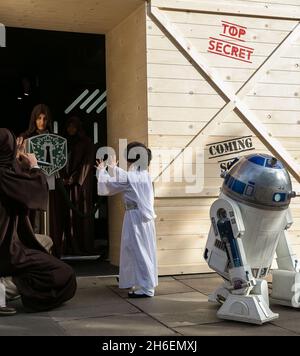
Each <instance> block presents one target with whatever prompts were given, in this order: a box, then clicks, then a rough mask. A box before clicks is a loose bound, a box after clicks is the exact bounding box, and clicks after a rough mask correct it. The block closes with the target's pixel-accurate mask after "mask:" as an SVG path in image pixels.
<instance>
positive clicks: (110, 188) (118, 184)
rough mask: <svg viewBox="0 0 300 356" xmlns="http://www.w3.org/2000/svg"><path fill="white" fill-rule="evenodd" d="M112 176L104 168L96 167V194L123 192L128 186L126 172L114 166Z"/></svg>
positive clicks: (109, 194) (108, 194)
mask: <svg viewBox="0 0 300 356" xmlns="http://www.w3.org/2000/svg"><path fill="white" fill-rule="evenodd" d="M113 173H114V174H113V176H110V175H109V174H108V172H107V171H106V169H105V168H102V169H97V172H96V176H97V179H98V195H107V196H111V195H115V194H118V193H121V192H124V191H125V190H126V189H127V187H128V180H127V172H126V171H124V170H122V169H120V168H118V167H114V169H113Z"/></svg>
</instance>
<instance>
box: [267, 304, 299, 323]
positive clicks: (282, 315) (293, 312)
mask: <svg viewBox="0 0 300 356" xmlns="http://www.w3.org/2000/svg"><path fill="white" fill-rule="evenodd" d="M270 308H271V310H272V311H273V312H274V313H278V314H279V320H280V321H281V320H289V319H300V309H296V308H291V307H286V306H282V305H278V304H271V305H270Z"/></svg>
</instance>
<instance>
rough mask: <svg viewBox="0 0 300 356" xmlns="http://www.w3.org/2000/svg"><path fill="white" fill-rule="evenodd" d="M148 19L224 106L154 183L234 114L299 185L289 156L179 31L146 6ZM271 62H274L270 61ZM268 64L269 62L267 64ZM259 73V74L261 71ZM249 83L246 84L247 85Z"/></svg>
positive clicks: (298, 170)
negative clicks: (221, 120) (210, 130)
mask: <svg viewBox="0 0 300 356" xmlns="http://www.w3.org/2000/svg"><path fill="white" fill-rule="evenodd" d="M149 16H150V17H151V18H152V19H153V20H154V22H155V23H156V24H157V25H158V26H159V27H160V28H161V29H162V30H163V31H164V32H165V33H167V35H168V37H169V38H170V39H171V40H172V42H173V43H174V44H175V45H176V47H177V48H178V49H179V50H180V51H181V52H182V53H183V54H184V55H185V57H187V58H188V60H189V61H190V62H191V64H192V65H193V66H194V67H195V68H196V69H197V70H198V71H199V72H200V74H201V75H202V76H204V77H206V78H207V80H208V81H209V83H210V84H211V85H212V86H213V87H214V88H215V89H216V91H217V92H218V93H219V94H220V95H221V96H222V98H223V99H224V100H225V101H226V104H225V105H224V107H223V108H221V109H220V110H219V112H218V113H217V114H216V115H214V116H213V117H212V118H211V120H210V121H209V122H208V123H207V124H206V125H205V126H204V128H203V129H202V130H201V132H199V133H198V134H197V135H196V136H195V137H194V138H193V139H192V140H191V141H190V142H189V143H188V144H187V145H186V146H185V148H183V149H182V151H181V152H180V153H179V154H178V155H177V156H176V157H175V158H174V159H173V160H172V161H171V162H170V164H169V165H168V166H167V167H165V169H164V170H163V171H162V172H161V173H160V174H159V175H158V176H157V177H156V178H155V180H157V179H158V178H159V177H160V176H161V175H162V174H163V173H164V171H165V170H166V169H167V168H168V167H169V166H170V165H171V164H172V163H173V162H174V161H175V160H176V159H177V158H178V157H179V156H180V155H181V154H182V153H183V152H184V150H185V149H186V148H187V147H188V146H190V145H191V143H192V142H193V141H194V140H195V139H196V138H197V137H198V136H199V135H200V134H203V130H206V129H207V128H208V127H209V125H210V124H211V123H212V122H213V121H214V120H215V119H216V118H217V117H219V116H220V115H224V114H226V115H227V114H228V113H229V112H231V111H232V110H234V111H235V112H236V113H237V114H238V115H239V117H240V118H241V119H242V121H243V122H244V123H245V124H246V125H247V126H248V127H249V128H250V129H251V130H252V131H253V132H254V133H255V134H256V135H257V137H258V138H259V139H260V140H261V141H262V142H263V144H264V145H265V146H266V147H267V148H268V149H269V150H270V151H271V152H272V153H273V154H274V155H275V156H276V157H277V158H279V159H280V160H281V161H282V162H283V163H284V164H285V165H286V167H287V169H288V170H289V171H290V173H291V174H292V175H293V176H294V178H295V179H296V180H297V181H298V182H300V167H299V165H298V164H297V163H296V162H295V160H294V159H293V158H292V157H291V155H290V154H289V153H288V152H287V151H286V150H285V148H284V147H283V146H282V145H281V143H280V142H279V141H278V140H276V139H274V138H273V137H272V136H271V135H270V134H269V133H268V131H267V130H266V129H265V127H264V126H263V125H262V124H261V122H260V121H259V120H258V119H257V118H256V116H255V115H254V113H253V112H252V111H251V110H250V109H249V108H248V107H247V105H246V104H245V103H243V101H242V100H241V98H240V97H238V96H237V95H236V94H235V93H234V92H233V90H232V89H231V88H230V87H229V86H228V85H226V83H224V81H223V80H222V78H221V77H220V76H219V75H218V73H217V72H216V71H215V70H214V69H213V68H211V67H210V66H209V64H208V63H207V61H206V60H205V58H203V56H202V55H200V53H199V52H198V51H197V49H196V48H195V47H194V46H193V45H192V43H191V42H190V41H188V40H187V39H186V38H185V37H184V35H183V34H182V33H181V32H180V31H179V29H178V28H177V27H176V26H175V25H174V24H173V23H171V22H170V21H169V19H168V18H167V17H166V16H165V15H164V14H163V13H162V12H161V11H160V10H158V9H157V8H155V7H152V6H151V3H149ZM299 28H300V26H299V25H298V26H297V27H296V28H295V29H294V31H292V33H291V36H290V37H289V41H288V44H290V43H291V42H292V41H293V40H295V38H297V37H298V36H299V34H300V30H299ZM285 48H286V46H284V45H283V43H282V47H280V48H279V50H278V53H281V52H282V51H283V50H284V49H285ZM273 60H275V59H273ZM270 64H271V62H270ZM265 67H266V62H265V63H263V66H262V67H261V68H263V69H264V70H265ZM263 69H262V70H263ZM250 79H251V82H252V84H253V83H254V77H253V76H252V77H251V78H250ZM249 83H250V81H249ZM249 87H250V84H249V85H248V86H247V85H244V86H243V87H242V88H241V92H240V95H245V93H246V92H247V90H249Z"/></svg>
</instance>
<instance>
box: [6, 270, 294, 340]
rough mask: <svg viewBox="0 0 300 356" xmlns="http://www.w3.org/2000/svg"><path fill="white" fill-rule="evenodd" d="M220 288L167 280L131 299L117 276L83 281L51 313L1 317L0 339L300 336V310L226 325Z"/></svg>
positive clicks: (200, 279) (192, 279)
mask: <svg viewBox="0 0 300 356" xmlns="http://www.w3.org/2000/svg"><path fill="white" fill-rule="evenodd" d="M219 284H220V278H219V277H217V276H216V275H215V274H207V275H189V276H174V277H162V278H160V280H159V287H158V288H157V292H156V296H155V297H154V298H146V299H128V298H127V292H126V291H121V290H119V289H118V288H117V282H116V279H115V278H114V277H79V278H78V290H77V293H76V296H75V297H74V298H73V299H72V300H71V301H70V302H68V303H66V304H65V305H63V306H61V307H60V308H58V309H56V310H53V311H51V312H45V313H37V314H28V313H25V312H24V310H23V309H22V304H21V302H20V301H15V302H13V303H10V304H9V305H11V306H15V307H16V308H17V309H18V314H17V315H15V316H11V317H0V335H36V336H39V335H57V336H66V335H74V336H81V335H82V336H86V335H91V336H115V335H118V336H120V335H124V336H139V335H144V336H180V335H184V336H200V335H201V336H202V335H210V336H212V335H228V336H233V335H274V336H287V335H290V336H295V335H300V310H293V309H290V308H286V307H279V306H272V307H271V308H272V310H273V311H274V312H277V313H279V314H280V317H279V319H278V320H276V321H274V322H272V323H269V324H267V325H263V326H255V325H247V324H242V323H237V322H227V321H222V320H220V319H218V318H217V317H216V310H217V307H216V306H215V305H213V304H209V303H208V302H207V295H208V294H209V293H210V292H212V291H213V290H214V289H215V288H216V287H217V286H218V285H219Z"/></svg>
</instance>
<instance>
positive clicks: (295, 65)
mask: <svg viewBox="0 0 300 356" xmlns="http://www.w3.org/2000/svg"><path fill="white" fill-rule="evenodd" d="M203 54H205V52H203ZM263 59H265V57H258V56H253V57H252V63H247V65H246V64H245V63H244V62H240V61H231V60H229V61H224V58H222V56H211V57H210V63H211V66H212V67H213V68H245V67H247V69H256V68H258V66H259V65H260V64H261V63H262V62H263ZM148 63H149V64H161V65H166V64H168V65H182V66H190V65H191V64H190V63H189V62H188V60H187V59H186V58H185V57H184V56H183V55H182V54H181V53H180V52H179V51H177V52H176V51H166V50H161V49H148ZM299 67H300V54H299V56H298V57H295V58H289V57H287V58H285V57H281V59H280V61H278V62H276V63H274V66H273V68H272V69H274V70H288V71H294V72H299Z"/></svg>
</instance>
